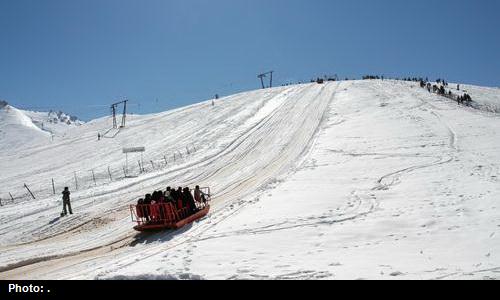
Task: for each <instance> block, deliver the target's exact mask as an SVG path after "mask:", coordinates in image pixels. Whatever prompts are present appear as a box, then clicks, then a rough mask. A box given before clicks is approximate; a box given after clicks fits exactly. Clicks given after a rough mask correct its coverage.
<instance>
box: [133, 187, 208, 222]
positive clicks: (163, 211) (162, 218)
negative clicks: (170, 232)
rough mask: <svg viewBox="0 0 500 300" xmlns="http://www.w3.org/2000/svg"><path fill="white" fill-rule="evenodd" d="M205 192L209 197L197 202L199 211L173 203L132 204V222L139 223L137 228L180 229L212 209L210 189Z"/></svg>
mask: <svg viewBox="0 0 500 300" xmlns="http://www.w3.org/2000/svg"><path fill="white" fill-rule="evenodd" d="M205 189H206V190H208V193H207V194H205V195H207V196H208V199H206V201H204V202H202V203H197V206H198V207H197V212H196V213H194V214H191V213H190V211H189V210H188V209H187V208H181V209H177V208H176V207H175V206H174V205H173V204H172V203H161V204H160V203H158V204H150V205H147V204H145V205H130V215H131V217H132V222H135V223H137V225H136V226H135V227H134V229H135V230H137V231H141V232H145V231H161V230H167V229H179V228H182V227H184V226H186V225H187V224H190V223H192V222H194V221H196V220H199V219H201V218H203V217H205V216H206V215H207V214H208V212H209V211H210V205H208V201H209V200H210V198H209V197H210V196H209V195H210V190H209V189H208V188H205Z"/></svg>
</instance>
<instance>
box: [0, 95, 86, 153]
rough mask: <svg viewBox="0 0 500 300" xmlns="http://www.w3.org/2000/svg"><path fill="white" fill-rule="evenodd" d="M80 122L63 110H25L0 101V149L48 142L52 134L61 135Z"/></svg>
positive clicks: (16, 148)
mask: <svg viewBox="0 0 500 300" xmlns="http://www.w3.org/2000/svg"><path fill="white" fill-rule="evenodd" d="M82 124H83V122H82V121H80V120H78V118H76V117H72V116H68V115H66V114H65V113H63V112H48V113H47V112H34V111H26V110H21V109H17V108H15V107H13V106H11V105H9V104H8V103H7V102H6V101H0V145H1V146H0V151H5V150H4V148H5V147H7V148H10V149H11V151H12V149H15V150H16V151H17V150H18V149H19V148H20V147H23V148H24V147H28V146H31V145H35V144H39V143H48V142H50V141H51V136H52V135H62V134H64V133H65V132H66V131H68V130H69V129H71V128H73V127H76V126H80V125H82Z"/></svg>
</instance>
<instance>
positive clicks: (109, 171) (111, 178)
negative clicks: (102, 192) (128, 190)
mask: <svg viewBox="0 0 500 300" xmlns="http://www.w3.org/2000/svg"><path fill="white" fill-rule="evenodd" d="M108 174H109V181H113V177H111V170H110V169H109V166H108Z"/></svg>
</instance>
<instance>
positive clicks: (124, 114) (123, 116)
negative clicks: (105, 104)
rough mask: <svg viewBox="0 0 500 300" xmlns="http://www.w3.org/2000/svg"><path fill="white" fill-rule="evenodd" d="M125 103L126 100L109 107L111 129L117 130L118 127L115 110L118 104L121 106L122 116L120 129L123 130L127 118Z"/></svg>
mask: <svg viewBox="0 0 500 300" xmlns="http://www.w3.org/2000/svg"><path fill="white" fill-rule="evenodd" d="M127 102H128V100H125V101H120V102H117V103H113V104H112V105H111V114H112V115H113V128H118V125H117V123H116V109H117V108H118V106H119V105H120V104H123V115H122V124H121V126H120V128H125V120H126V118H127Z"/></svg>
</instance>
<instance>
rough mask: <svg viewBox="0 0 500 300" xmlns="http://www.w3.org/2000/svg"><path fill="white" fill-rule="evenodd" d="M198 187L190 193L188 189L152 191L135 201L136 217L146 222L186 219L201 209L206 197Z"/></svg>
mask: <svg viewBox="0 0 500 300" xmlns="http://www.w3.org/2000/svg"><path fill="white" fill-rule="evenodd" d="M209 196H210V195H208V194H205V193H204V192H203V191H202V190H201V189H200V187H199V186H196V187H195V189H194V190H193V193H191V190H190V189H189V187H185V188H182V187H179V188H177V190H176V189H175V188H171V187H167V189H166V190H165V191H154V192H153V193H152V194H146V195H145V196H144V198H141V199H139V200H138V201H137V216H138V217H139V218H140V219H143V220H145V221H147V222H156V221H162V220H163V221H164V220H166V219H172V218H173V216H175V218H187V217H189V216H190V215H193V214H195V213H197V212H198V211H200V210H201V209H203V208H204V207H205V206H206V204H207V197H209Z"/></svg>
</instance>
